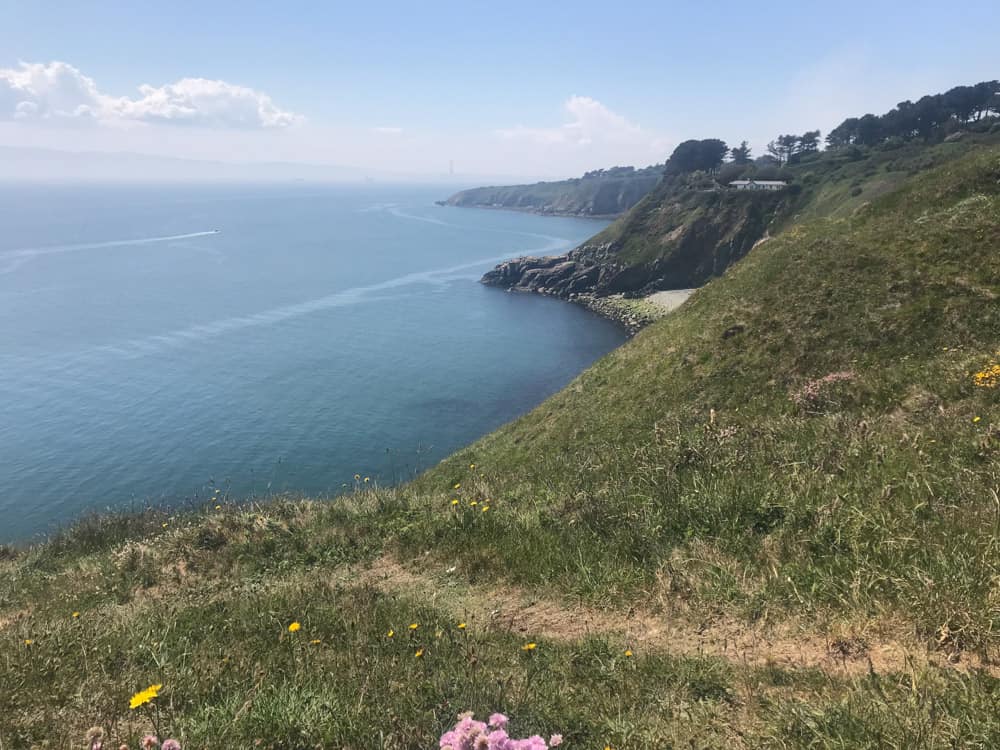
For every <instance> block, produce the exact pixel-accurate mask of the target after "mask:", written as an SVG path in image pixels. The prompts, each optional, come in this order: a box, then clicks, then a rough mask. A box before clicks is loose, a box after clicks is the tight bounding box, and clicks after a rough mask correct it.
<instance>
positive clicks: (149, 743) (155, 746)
mask: <svg viewBox="0 0 1000 750" xmlns="http://www.w3.org/2000/svg"><path fill="white" fill-rule="evenodd" d="M139 747H140V748H141V749H142V750H181V743H179V742H178V741H177V740H164V741H163V744H160V740H159V738H157V737H154V736H153V735H151V734H147V735H146V736H145V737H143V738H142V743H141V744H140V745H139ZM87 750H104V730H103V729H101V728H100V727H94V728H92V729H91V730H90V731H88V732H87ZM107 750H111V746H110V745H109V746H108V748H107ZM118 750H131V749H130V748H129V746H128V745H127V744H126V743H124V742H123V743H122V744H121V745H119V746H118Z"/></svg>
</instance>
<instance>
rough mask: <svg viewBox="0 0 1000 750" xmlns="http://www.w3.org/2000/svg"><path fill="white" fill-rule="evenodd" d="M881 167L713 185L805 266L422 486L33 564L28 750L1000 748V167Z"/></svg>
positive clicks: (903, 154) (209, 518)
mask: <svg viewBox="0 0 1000 750" xmlns="http://www.w3.org/2000/svg"><path fill="white" fill-rule="evenodd" d="M859 153H860V156H857V157H856V156H855V155H852V154H851V153H847V152H829V153H827V152H824V153H821V154H817V155H814V156H812V157H809V158H806V159H801V160H799V161H798V163H796V164H793V165H791V166H789V167H788V169H790V170H793V172H792V174H793V176H794V181H795V184H797V185H799V186H801V187H800V189H798V190H797V191H789V192H788V193H785V194H780V193H779V194H776V195H775V196H761V197H756V196H745V197H731V194H728V193H720V192H718V191H706V192H699V191H698V190H697V189H695V188H694V187H692V189H691V190H689V191H687V192H689V193H690V194H691V195H692V196H696V195H697V196H714V197H711V198H709V197H698V198H694V197H692V198H691V201H692V204H691V205H692V206H695V207H696V208H697V210H699V211H702V212H703V214H702V218H703V220H704V221H706V222H714V224H715V225H717V226H718V227H720V228H725V222H724V221H723V220H721V219H720V218H719V212H720V211H723V212H724V211H728V210H733V211H735V210H737V209H738V208H739V206H743V208H742V209H740V210H742V211H743V213H742V214H740V216H743V217H746V216H748V213H747V212H749V211H750V210H751V208H752V209H753V210H760V211H764V210H765V209H766V210H767V212H768V215H769V216H770V217H771V218H770V222H769V224H768V228H769V232H770V234H771V237H770V238H769V239H767V240H766V241H765V242H763V243H760V244H759V245H758V246H757V247H756V248H755V249H754V250H753V252H751V253H749V254H748V255H746V257H745V258H743V259H742V261H741V262H739V263H737V264H735V265H734V266H732V268H731V269H730V270H729V271H728V272H727V273H726V274H725V275H724V276H722V277H721V278H718V279H715V280H712V281H711V282H710V283H708V284H707V285H706V286H704V287H703V288H701V289H700V290H699V291H697V292H696V293H695V294H694V295H693V296H692V297H691V299H690V300H689V301H688V302H687V303H686V304H685V305H683V306H682V307H681V308H680V309H679V310H678V311H677V312H675V313H673V314H671V315H670V316H669V317H667V318H666V319H663V320H661V321H659V322H657V323H654V324H653V325H651V326H650V327H648V328H646V329H645V330H643V331H642V332H641V333H640V334H639V335H638V336H636V337H635V338H634V339H633V340H632V341H630V342H629V343H628V344H626V345H625V346H623V347H622V348H620V349H619V350H617V351H616V352H614V353H612V354H611V355H609V356H608V357H606V358H604V359H603V360H601V361H600V362H598V363H597V364H596V365H595V366H594V367H592V368H590V369H589V370H588V371H586V372H585V373H583V374H582V375H581V376H580V377H579V378H577V379H576V380H575V381H574V382H573V383H572V384H570V385H569V386H568V387H567V388H566V389H565V390H563V391H562V392H561V393H559V394H557V395H556V396H555V397H553V398H552V399H550V400H548V401H547V402H545V403H544V404H542V405H541V406H540V407H538V408H537V409H535V410H534V411H533V412H531V413H530V414H527V415H525V416H524V417H522V418H521V419H519V420H517V421H515V422H513V423H511V424H509V425H507V426H506V427H504V428H502V429H501V430H499V431H497V432H496V433H494V434H492V435H489V436H487V437H485V438H483V439H482V440H480V441H478V442H477V443H475V444H473V445H472V446H469V447H468V448H466V449H464V450H462V451H460V452H459V453H457V454H456V455H454V456H453V457H451V458H450V459H448V460H446V461H445V462H443V463H442V464H440V465H439V466H437V467H436V468H434V469H433V470H431V471H429V472H427V473H426V474H425V475H423V476H422V477H420V478H419V479H417V480H416V481H414V482H412V483H410V484H408V485H405V486H402V487H400V488H396V489H380V488H372V489H368V486H367V485H364V484H360V485H359V486H358V488H357V490H356V492H355V493H354V494H353V495H351V496H348V497H345V498H342V499H340V500H338V501H336V502H333V503H317V502H313V501H282V502H276V503H273V504H270V505H264V506H238V505H231V504H228V503H225V502H220V503H219V508H218V509H216V508H215V506H214V505H210V506H208V507H207V508H206V509H205V510H204V511H203V512H201V513H193V514H187V515H178V516H166V515H164V514H162V513H159V512H155V511H150V512H148V513H145V514H141V515H137V516H109V517H101V518H95V519H89V520H86V521H84V522H82V523H81V524H79V525H78V526H76V527H74V528H72V529H70V530H68V531H66V532H65V533H63V534H62V535H59V536H57V537H56V538H54V539H53V540H52V541H50V542H49V543H47V544H43V545H40V546H38V547H35V548H32V549H29V550H23V551H8V552H7V553H6V554H4V555H0V560H2V561H0V572H2V578H0V686H2V689H0V743H2V746H3V747H4V748H6V747H14V748H20V747H33V746H43V745H44V743H46V742H47V743H48V745H49V746H52V747H63V746H69V745H71V744H72V743H74V742H75V743H79V742H80V738H81V737H82V736H83V733H84V732H85V731H86V728H87V727H88V726H90V725H91V724H95V723H97V724H102V725H103V726H104V727H105V728H106V729H107V730H108V731H109V732H110V733H111V734H112V735H113V736H115V737H121V738H129V737H131V738H133V739H134V738H135V737H137V736H138V735H139V734H140V733H141V732H142V731H143V730H145V729H147V728H150V727H151V725H152V723H153V721H154V720H155V722H156V723H157V724H158V726H159V727H160V730H161V731H162V732H163V733H164V734H166V733H168V732H169V733H170V734H172V735H175V736H178V737H179V738H180V739H182V741H184V743H185V746H186V747H192V748H194V747H206V746H227V745H228V746H234V747H252V746H254V745H255V743H256V742H257V741H258V740H259V741H260V745H259V746H261V747H274V748H312V747H317V746H320V747H345V748H358V750H361V749H362V748H370V747H378V748H429V747H434V746H435V745H436V740H437V737H438V736H439V735H440V732H441V731H443V730H444V729H445V728H447V727H448V726H450V725H451V724H452V723H453V721H454V716H455V714H457V713H459V712H461V711H465V710H474V711H476V712H477V713H478V714H479V715H483V714H485V713H488V712H490V711H494V710H498V711H503V712H504V713H507V714H509V715H510V716H512V717H513V718H514V723H515V725H516V726H515V728H516V729H517V731H518V732H519V733H520V734H528V733H533V732H538V733H540V734H544V735H547V734H548V733H550V732H561V733H562V734H564V735H565V737H566V742H565V744H564V747H568V748H603V747H605V746H610V747H613V748H615V749H616V750H624V749H626V748H636V749H637V750H643V749H645V748H656V747H695V748H717V747H743V748H760V747H769V748H846V747H852V748H853V747H867V748H880V747H906V748H918V747H928V748H940V747H949V748H954V747H962V748H986V747H996V746H1000V712H998V710H997V707H998V705H1000V673H998V670H997V666H996V660H997V659H998V658H1000V498H998V495H997V488H998V487H1000V411H998V405H1000V404H998V398H1000V387H997V383H998V382H1000V376H997V375H996V374H995V373H997V372H1000V351H998V350H1000V305H998V304H997V299H998V295H1000V255H998V253H997V247H998V246H1000V146H998V145H996V142H995V140H991V139H990V137H989V136H987V135H982V136H976V137H972V136H969V137H967V138H963V139H962V140H961V141H959V142H957V143H941V144H938V145H935V146H928V145H925V144H921V143H919V142H916V141H915V142H911V143H906V144H903V145H901V146H900V147H899V148H895V147H893V148H881V147H880V148H877V149H871V150H868V149H859ZM690 179H691V180H696V179H700V178H699V177H697V176H692V177H691V178H690ZM686 184H688V185H691V186H694V185H695V183H694V182H688V183H686ZM859 187H860V188H861V190H860V193H855V189H856V188H859ZM675 199H676V200H677V201H679V202H681V203H683V201H684V200H686V199H685V198H682V197H676V194H675ZM744 199H746V200H747V201H751V202H748V203H745V204H742V203H739V202H738V201H742V200H744ZM655 200H656V195H655V194H654V195H651V196H650V197H649V198H648V199H647V201H646V202H644V204H643V205H641V206H639V207H638V208H637V209H636V210H635V211H633V212H632V213H631V214H630V215H629V216H628V217H626V218H625V219H624V220H623V221H622V222H619V223H616V224H615V225H614V226H613V227H611V228H609V230H608V232H609V235H608V236H609V237H613V238H615V241H620V242H622V243H623V246H624V247H626V248H628V250H627V251H628V252H630V253H635V256H634V257H635V258H637V259H641V258H642V257H643V253H645V252H647V250H646V249H645V247H646V246H645V245H643V244H641V243H638V242H637V241H636V239H635V238H636V237H637V236H638V234H637V233H639V232H641V231H646V232H647V235H648V236H649V237H652V236H656V233H660V232H662V231H663V230H664V226H660V225H657V224H655V222H656V221H659V220H660V219H658V218H655V214H656V212H655V211H654V210H653V207H654V201H655ZM767 200H772V201H774V202H775V203H774V204H773V205H771V204H763V203H761V204H759V205H758V204H757V203H752V201H767ZM700 201H705V203H699V202H700ZM708 201H717V202H716V203H709V202H708ZM696 204H697V205H696ZM683 205H687V204H683ZM733 207H736V208H733ZM671 210H673V209H670V208H669V207H668V208H667V209H666V210H664V211H661V214H668V213H669V212H670V211H671ZM737 218H738V217H737ZM635 222H646V223H644V224H643V223H638V224H637V223H635ZM694 223H695V224H696V223H697V222H694ZM691 225H692V223H691V221H688V222H687V223H685V226H691ZM615 233H616V234H615ZM630 243H632V244H630ZM74 613H79V614H78V616H74ZM292 622H298V623H300V624H301V628H300V629H298V630H297V631H296V632H290V631H289V629H288V626H289V625H290V624H291V623H292ZM411 624H418V626H419V627H417V628H416V629H412V630H411V629H410V627H409V626H410V625H411ZM462 624H464V625H465V627H461V626H462ZM390 630H391V631H392V632H393V635H392V636H391V637H390V636H389V631H390ZM29 641H30V643H29ZM314 641H316V642H314ZM527 643H536V644H537V647H536V648H534V649H530V650H525V649H524V646H525V645H526V644H527ZM418 652H420V655H419V656H418V655H417V654H418ZM151 683H162V685H163V689H162V691H161V692H160V696H159V697H158V698H157V699H155V700H154V701H152V702H151V704H150V705H149V706H145V707H142V708H141V709H137V710H134V711H133V710H130V709H129V708H128V702H129V698H130V696H131V695H132V694H133V693H134V692H136V691H138V690H140V689H142V688H144V687H146V686H147V685H149V684H151ZM372 738H375V739H374V740H373V739H372Z"/></svg>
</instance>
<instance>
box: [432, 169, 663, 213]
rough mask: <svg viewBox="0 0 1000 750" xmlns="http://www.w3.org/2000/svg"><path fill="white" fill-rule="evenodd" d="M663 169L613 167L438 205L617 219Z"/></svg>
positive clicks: (464, 195) (461, 195)
mask: <svg viewBox="0 0 1000 750" xmlns="http://www.w3.org/2000/svg"><path fill="white" fill-rule="evenodd" d="M662 169H663V168H662V165H658V166H654V167H646V168H645V169H635V168H633V167H614V168H612V169H602V170H595V171H593V172H588V173H587V174H585V175H584V176H583V177H579V178H576V179H572V180H561V181H558V182H538V183H535V184H534V185H508V186H505V187H481V188H473V189H471V190H463V191H461V192H458V193H455V194H454V195H453V196H451V197H450V198H448V199H447V200H444V201H439V204H441V205H446V206H462V207H467V208H468V207H471V208H505V209H512V210H518V211H533V212H535V213H542V214H553V215H563V216H617V215H619V214H622V213H624V212H625V211H628V210H629V209H630V208H632V206H634V205H635V204H636V203H638V202H639V201H640V200H641V199H642V198H643V196H645V195H646V194H647V193H649V191H651V190H652V189H653V188H654V187H656V185H657V183H658V182H659V181H660V177H661V175H662Z"/></svg>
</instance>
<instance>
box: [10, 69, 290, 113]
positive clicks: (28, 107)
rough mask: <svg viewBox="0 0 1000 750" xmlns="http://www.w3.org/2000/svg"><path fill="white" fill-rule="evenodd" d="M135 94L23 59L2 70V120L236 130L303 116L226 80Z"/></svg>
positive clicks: (183, 82) (186, 82)
mask: <svg viewBox="0 0 1000 750" xmlns="http://www.w3.org/2000/svg"><path fill="white" fill-rule="evenodd" d="M139 93H140V94H141V96H139V97H138V98H135V99H131V98H129V97H127V96H122V97H114V96H109V95H107V94H103V93H101V91H100V90H99V89H98V88H97V84H96V83H95V82H94V80H93V79H92V78H89V77H88V76H85V75H84V74H83V73H81V72H80V71H79V70H77V69H76V68H74V67H73V66H72V65H69V64H68V63H64V62H59V61H53V62H49V63H25V62H22V63H20V65H19V67H17V68H0V119H17V120H22V121H24V120H49V121H64V122H66V121H76V122H80V121H94V122H99V123H103V124H121V123H130V122H159V123H172V124H179V125H196V126H201V127H216V128H238V129H260V128H284V127H287V126H289V125H293V124H296V123H298V122H301V121H302V120H303V118H302V117H301V116H300V115H296V114H293V113H292V112H287V111H284V110H281V109H279V108H278V107H277V106H275V104H274V102H272V101H271V97H269V96H268V95H267V94H264V93H262V92H260V91H256V90H254V89H251V88H247V87H245V86H237V85H234V84H231V83H227V82H226V81H213V80H208V79H205V78H182V79H181V80H179V81H177V82H176V83H171V84H167V85H165V86H150V85H148V84H144V85H142V86H140V87H139Z"/></svg>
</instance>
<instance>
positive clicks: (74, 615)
mask: <svg viewBox="0 0 1000 750" xmlns="http://www.w3.org/2000/svg"><path fill="white" fill-rule="evenodd" d="M79 616H80V613H79V612H74V613H73V619H74V620H75V619H76V618H77V617H79Z"/></svg>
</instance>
